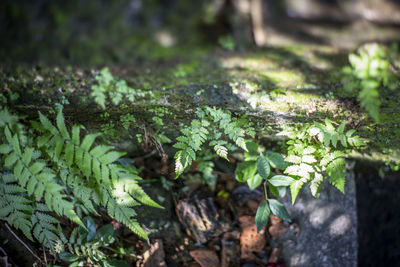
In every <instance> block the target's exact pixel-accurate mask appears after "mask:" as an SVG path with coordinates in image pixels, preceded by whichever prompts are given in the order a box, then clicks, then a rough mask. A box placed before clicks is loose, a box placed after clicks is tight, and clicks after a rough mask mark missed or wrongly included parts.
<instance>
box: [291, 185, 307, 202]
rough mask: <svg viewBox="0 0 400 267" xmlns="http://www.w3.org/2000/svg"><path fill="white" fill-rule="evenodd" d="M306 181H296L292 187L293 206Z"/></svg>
mask: <svg viewBox="0 0 400 267" xmlns="http://www.w3.org/2000/svg"><path fill="white" fill-rule="evenodd" d="M303 185H304V181H302V179H300V180H296V181H294V182H293V183H292V184H291V185H290V194H291V195H292V204H294V202H295V201H296V198H297V195H298V194H299V192H300V189H301V188H302V187H303Z"/></svg>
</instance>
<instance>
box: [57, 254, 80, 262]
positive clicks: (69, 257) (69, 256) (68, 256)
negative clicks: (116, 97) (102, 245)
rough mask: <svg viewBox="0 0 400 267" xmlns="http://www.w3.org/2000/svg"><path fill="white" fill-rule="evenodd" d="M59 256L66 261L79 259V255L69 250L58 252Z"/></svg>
mask: <svg viewBox="0 0 400 267" xmlns="http://www.w3.org/2000/svg"><path fill="white" fill-rule="evenodd" d="M58 257H60V260H62V261H66V262H74V261H77V260H79V257H78V256H76V255H74V254H71V253H69V252H61V253H60V254H58Z"/></svg>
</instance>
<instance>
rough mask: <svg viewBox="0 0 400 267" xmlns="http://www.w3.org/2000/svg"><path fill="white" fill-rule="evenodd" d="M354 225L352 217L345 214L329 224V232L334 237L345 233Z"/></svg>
mask: <svg viewBox="0 0 400 267" xmlns="http://www.w3.org/2000/svg"><path fill="white" fill-rule="evenodd" d="M351 227H352V222H351V218H350V217H349V216H348V215H346V214H343V215H341V216H339V217H337V218H336V219H335V220H333V222H332V223H331V224H330V226H329V234H330V235H331V236H333V237H337V236H341V235H344V234H345V233H346V232H347V231H348V230H349V229H350V228H351Z"/></svg>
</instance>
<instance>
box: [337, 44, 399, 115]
mask: <svg viewBox="0 0 400 267" xmlns="http://www.w3.org/2000/svg"><path fill="white" fill-rule="evenodd" d="M396 55H397V45H392V46H391V47H390V49H388V48H386V47H385V46H383V45H378V44H366V45H364V46H362V47H360V48H359V49H358V51H357V53H354V54H349V62H350V66H346V67H344V68H343V74H344V78H343V84H344V90H345V92H346V93H348V94H350V95H351V94H354V93H358V99H359V100H360V103H361V106H362V107H363V108H365V109H366V110H367V111H368V113H369V114H370V115H371V117H372V118H373V119H374V121H375V122H379V107H380V105H381V99H380V98H381V97H380V92H381V91H383V90H386V89H390V90H392V91H393V90H394V89H396V88H397V87H398V86H399V75H398V73H397V72H396V70H395V68H396V66H395V61H394V59H395V58H396Z"/></svg>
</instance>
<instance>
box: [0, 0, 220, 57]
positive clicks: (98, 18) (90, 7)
mask: <svg viewBox="0 0 400 267" xmlns="http://www.w3.org/2000/svg"><path fill="white" fill-rule="evenodd" d="M211 3H212V1H184V0H168V1H162V0H146V1H143V0H131V1H129V0H116V1H98V0H88V1H45V0H43V1H29V0H18V1H13V0H5V1H1V3H0V25H1V26H0V38H1V39H2V44H1V50H0V60H2V61H6V62H7V61H8V60H9V61H11V60H18V61H32V62H33V61H44V62H50V63H57V64H60V63H62V62H68V63H73V64H84V65H90V64H92V65H93V64H96V65H100V64H105V63H112V62H122V63H131V62H133V61H135V60H144V59H146V60H147V59H149V60H161V59H168V58H170V57H177V56H179V57H181V56H185V55H186V56H188V55H190V56H193V55H194V54H199V53H200V54H201V53H202V51H203V50H204V49H207V44H206V43H205V42H204V41H205V40H207V42H209V40H210V39H215V40H214V41H215V43H216V42H217V37H215V38H211V37H210V36H208V33H207V29H208V28H207V27H209V25H210V24H211V23H213V22H214V21H215V16H216V15H217V14H216V12H215V9H214V8H213V7H212V6H211ZM207 25H208V26H207ZM213 31H214V32H215V29H214V30H213ZM204 34H205V35H207V38H204V36H202V35H204Z"/></svg>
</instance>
